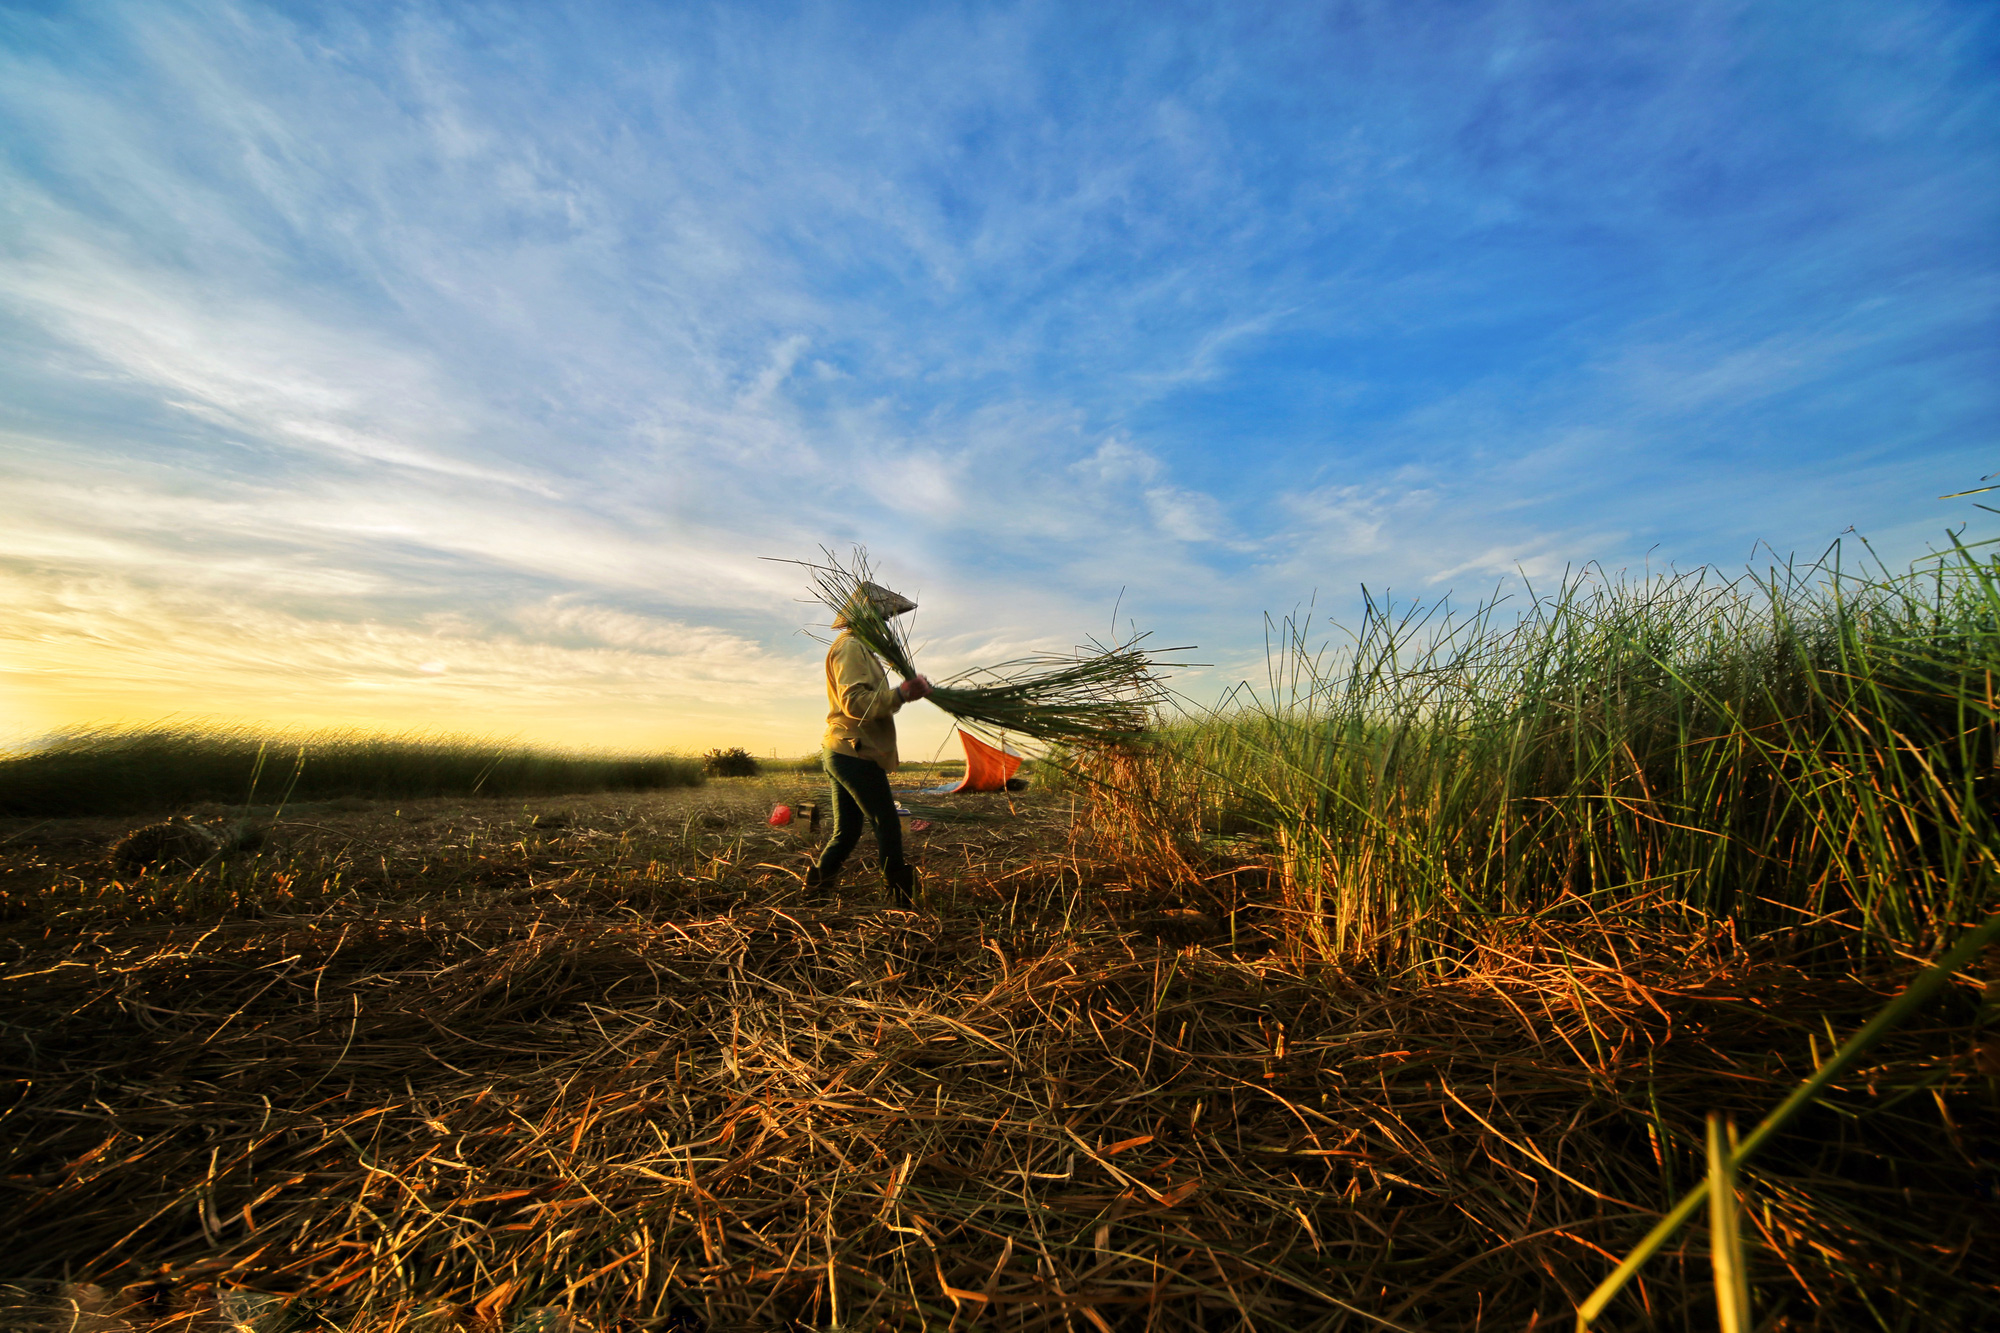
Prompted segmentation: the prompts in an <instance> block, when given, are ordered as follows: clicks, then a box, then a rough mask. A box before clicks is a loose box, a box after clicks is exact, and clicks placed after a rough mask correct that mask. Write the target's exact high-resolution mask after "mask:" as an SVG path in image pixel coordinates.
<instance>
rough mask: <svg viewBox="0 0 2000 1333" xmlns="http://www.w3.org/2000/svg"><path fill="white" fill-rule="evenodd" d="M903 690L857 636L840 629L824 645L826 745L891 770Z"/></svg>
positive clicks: (894, 760) (895, 762) (893, 768)
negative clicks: (895, 684) (828, 645)
mask: <svg viewBox="0 0 2000 1333" xmlns="http://www.w3.org/2000/svg"><path fill="white" fill-rule="evenodd" d="M902 706H903V696H902V695H901V694H898V693H897V692H896V687H895V686H893V685H891V684H890V683H889V676H888V673H887V672H885V671H883V670H882V664H881V663H880V662H877V661H876V660H875V654H873V653H871V652H869V651H868V649H867V647H866V646H865V645H863V644H862V642H861V640H859V639H857V638H855V637H854V635H853V634H852V633H850V632H848V631H845V630H843V631H842V632H841V633H840V635H839V636H838V637H836V638H835V639H834V641H833V646H832V647H831V648H829V649H827V650H826V707H827V712H826V748H827V749H829V750H831V751H833V752H835V753H836V754H852V755H859V756H860V757H861V758H863V759H873V760H874V761H875V762H876V763H878V764H880V765H882V768H883V770H884V771H885V772H889V773H893V772H895V771H896V765H897V763H898V762H899V761H898V759H897V756H896V712H897V710H898V709H900V708H902Z"/></svg>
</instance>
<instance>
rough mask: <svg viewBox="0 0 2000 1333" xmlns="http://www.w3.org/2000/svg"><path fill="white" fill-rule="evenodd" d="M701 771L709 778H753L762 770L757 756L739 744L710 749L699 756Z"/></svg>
mask: <svg viewBox="0 0 2000 1333" xmlns="http://www.w3.org/2000/svg"><path fill="white" fill-rule="evenodd" d="M701 771H702V772H703V773H704V774H706V775H707V776H709V777H711V778H754V777H756V776H757V774H758V773H760V772H762V771H763V770H762V768H761V767H760V766H759V764H758V763H757V757H756V756H755V755H753V754H751V753H750V752H749V751H748V750H746V749H744V748H743V747H742V746H740V745H734V746H731V747H730V748H729V749H727V750H710V751H709V752H708V753H707V754H705V755H703V756H702V757H701Z"/></svg>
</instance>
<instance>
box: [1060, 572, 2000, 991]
mask: <svg viewBox="0 0 2000 1333" xmlns="http://www.w3.org/2000/svg"><path fill="white" fill-rule="evenodd" d="M1311 634H1312V628H1311V626H1310V625H1309V624H1307V623H1303V622H1295V621H1287V622H1285V623H1284V624H1283V625H1282V626H1280V627H1278V628H1277V632H1276V643H1275V645H1274V651H1273V653H1272V672H1271V677H1270V680H1269V682H1268V683H1267V684H1266V685H1265V686H1264V688H1262V689H1261V690H1258V689H1252V688H1250V687H1245V688H1244V689H1242V690H1241V691H1239V692H1238V693H1237V694H1236V695H1235V696H1233V697H1232V699H1231V700H1230V701H1229V702H1228V703H1227V704H1226V705H1225V706H1224V707H1223V708H1221V709H1219V710H1217V711H1215V712H1214V713H1212V714H1208V715H1204V716H1199V717H1197V718H1195V719H1193V720H1189V721H1184V722H1181V723H1179V724H1177V725H1173V726H1170V727H1168V728H1166V729H1165V730H1164V731H1163V733H1162V737H1161V743H1160V744H1159V746H1158V747H1157V748H1156V749H1155V751H1154V752H1153V753H1151V754H1150V755H1148V756H1146V757H1145V758H1144V759H1142V760H1139V761H1137V762H1136V763H1135V762H1133V761H1131V760H1129V759H1127V758H1125V757H1122V756H1121V757H1118V758H1117V759H1116V760H1114V761H1113V762H1112V763H1111V764H1110V765H1109V766H1108V767H1105V768H1103V769H1102V771H1101V772H1097V773H1096V774H1095V775H1096V776H1099V777H1101V778H1102V779H1103V780H1104V783H1105V786H1104V787H1103V792H1104V796H1105V799H1107V800H1108V801H1110V802H1112V803H1113V804H1115V805H1118V806H1119V807H1120V808H1121V810H1122V811H1123V812H1124V813H1125V814H1127V815H1128V817H1129V819H1130V826H1131V828H1132V829H1133V830H1134V831H1135V832H1137V833H1138V834H1139V835H1140V842H1139V843H1137V844H1135V847H1136V848H1144V847H1146V845H1147V840H1148V839H1150V840H1151V850H1152V851H1153V852H1154V853H1155V854H1165V855H1167V856H1169V857H1175V856H1178V857H1182V858H1185V857H1187V856H1189V855H1191V854H1196V853H1198V852H1199V851H1200V850H1201V847H1202V835H1209V836H1213V835H1215V834H1218V833H1231V832H1233V833H1249V834H1252V835H1254V837H1255V838H1256V840H1257V841H1259V842H1260V843H1261V844H1262V846H1263V847H1264V848H1265V849H1266V850H1267V851H1268V852H1269V853H1270V854H1271V855H1272V856H1273V857H1274V858H1275V864H1276V866H1277V868H1278V872H1279V881H1280V890H1281V894H1282V899H1283V902H1284V905H1285V907H1286V908H1287V910H1288V911H1290V912H1291V913H1292V914H1293V919H1294V920H1295V922H1296V927H1295V929H1296V939H1295V941H1294V945H1295V947H1296V948H1297V949H1298V950H1299V951H1300V953H1301V956H1302V957H1310V958H1312V959H1315V960H1319V961H1323V962H1327V963H1340V964H1352V963H1356V962H1359V961H1362V960H1372V961H1375V962H1378V963H1383V964H1389V965H1397V966H1400V965H1403V964H1405V963H1411V962H1420V961H1424V960H1433V959H1435V960H1440V961H1442V960H1446V959H1455V958H1458V957H1461V956H1463V954H1464V953H1465V951H1466V950H1468V949H1472V950H1476V949H1477V948H1479V947H1480V945H1481V944H1482V942H1484V941H1485V940H1487V939H1488V938H1490V937H1491V936H1492V934H1493V932H1495V931H1499V932H1501V933H1502V934H1504V933H1505V932H1506V931H1507V930H1508V929H1509V928H1510V927H1509V925H1508V923H1510V922H1516V921H1521V920H1527V919H1532V918H1535V917H1538V916H1544V915H1547V914H1550V913H1554V914H1559V915H1562V916H1564V917H1566V918H1568V919H1573V920H1578V921H1591V922H1596V921H1600V920H1602V918H1603V915H1604V914H1605V913H1616V914H1618V915H1620V916H1622V917H1627V918H1632V917H1643V918H1645V919H1648V920H1652V921H1661V922H1664V921H1667V920H1678V921H1680V922H1683V923H1695V922H1727V923H1728V924H1729V928H1730V929H1731V930H1734V931H1737V932H1742V933H1746V934H1748V935H1753V936H1754V935H1764V934H1767V933H1770V932H1782V933H1784V934H1785V935H1786V936H1787V938H1790V939H1797V940H1810V941H1812V942H1813V943H1815V944H1817V945H1820V946H1823V947H1825V948H1826V949H1828V950H1830V951H1832V952H1834V953H1837V954H1839V955H1840V956H1841V957H1843V958H1850V959H1856V960H1859V959H1863V958H1868V957H1872V956H1882V957H1889V956H1895V955H1897V954H1899V953H1907V952H1916V953H1930V952H1934V951H1935V950H1936V949H1937V948H1938V947H1939V945H1940V944H1941V943H1943V942H1945V941H1947V940H1949V939H1951V938H1952V937H1953V936H1955V935H1956V934H1957V933H1958V932H1959V931H1960V930H1962V929H1963V928H1964V926H1965V925H1966V924H1967V923H1969V922H1971V921H1973V920H1975V919H1977V918H1978V917H1979V916H1980V915H1981V914H1982V913H1984V912H1985V911H1987V910H1989V909H1990V908H1991V906H1992V904H1993V899H1994V888H1995V874H1994V872H1995V868H1996V861H1995V857H1996V854H2000V830H1996V823H1995V820H1996V798H2000V773H1996V769H1995V764H1996V760H2000V752H1996V748H1995V741H1996V734H2000V733H1996V728H1995V723H1996V716H1997V715H1996V708H2000V700H1997V699H1996V695H1995V681H1996V672H2000V565H1996V563H1995V562H1994V560H1993V559H1992V558H1991V557H1982V556H1981V555H1980V554H1979V552H1978V551H1976V550H1975V549H1972V548H1968V547H1965V546H1963V545H1954V546H1953V547H1952V548H1951V549H1950V550H1949V551H1948V552H1946V553H1944V554H1943V555H1941V556H1939V557H1936V558H1933V559H1931V560H1929V561H1926V562H1924V563H1922V564H1921V565H1919V566H1918V567H1916V568H1915V569H1913V570H1911V571H1909V572H1906V573H1901V574H1893V575H1892V574H1890V573H1888V572H1886V571H1883V570H1880V569H1879V568H1877V569H1874V570H1872V571H1862V572H1858V573H1857V572H1855V571H1853V570H1847V569H1842V568H1841V567H1840V566H1839V565H1838V564H1837V563H1833V561H1832V560H1831V559H1830V560H1829V561H1828V562H1825V563H1821V564H1817V565H1814V566H1812V567H1810V568H1806V569H1800V568H1796V567H1784V568H1776V569H1772V570H1770V571H1768V572H1765V573H1762V574H1750V575H1746V576H1743V577H1741V578H1737V579H1733V580H1723V579H1719V578H1717V577H1716V576H1715V575H1714V574H1713V572H1712V571H1707V570H1702V571H1697V572H1695V573H1692V574H1685V575H1673V576H1666V577H1659V578H1651V579H1645V580H1621V579H1609V578H1604V577H1601V576H1597V575H1594V574H1593V575H1587V576H1584V577H1579V578H1576V579H1573V580H1571V581H1569V582H1567V583H1565V584H1564V585H1562V586H1561V587H1559V588H1556V589H1554V590H1552V591H1550V592H1547V593H1545V594H1542V595H1531V596H1529V597H1527V598H1524V599H1522V600H1521V601H1519V602H1517V603H1512V604H1503V605H1494V606H1485V607H1481V608H1479V609H1478V610H1476V611H1474V612H1473V613H1472V614H1470V615H1467V616H1464V617H1453V616H1452V615H1450V614H1449V613H1448V612H1447V611H1444V610H1440V609H1437V608H1431V609H1428V610H1423V609H1419V610H1412V611H1406V612H1398V611H1396V610H1393V609H1392V608H1390V607H1389V606H1388V605H1386V604H1382V603H1371V605H1370V606H1369V608H1368V610H1367V613H1366V615H1365V617H1364V619H1363V621H1362V623H1361V625H1360V627H1359V628H1358V630H1357V631H1356V632H1355V633H1354V634H1353V635H1352V637H1351V639H1349V640H1348V641H1346V642H1344V643H1338V644H1336V645H1335V646H1334V647H1333V648H1331V649H1329V648H1325V647H1317V646H1315V644H1314V642H1313V640H1312V637H1311Z"/></svg>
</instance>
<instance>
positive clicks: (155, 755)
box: [0, 726, 703, 818]
mask: <svg viewBox="0 0 2000 1333" xmlns="http://www.w3.org/2000/svg"><path fill="white" fill-rule="evenodd" d="M702 781H703V775H702V766H701V761H700V760H699V759H691V758H685V757H682V756H679V755H651V756H618V755H608V754H600V753H594V752H589V751H580V750H556V749H544V748H535V747H531V746H526V745H517V744H510V743H506V742H498V741H492V740H480V739H474V738H469V737H451V736H427V735H409V736H370V735H363V734H358V733H354V732H344V731H319V732H311V733H306V734H293V735H282V734H281V735H259V734H258V733H256V732H254V731H251V730H249V729H247V728H234V727H203V726H189V727H90V728H80V729H76V730H72V731H65V732H60V733H58V734H56V735H54V736H52V737H50V738H49V739H48V740H46V741H44V742H42V743H41V744H39V745H38V746H36V747H34V748H33V749H31V750H30V751H29V752H28V753H26V754H24V755H20V756H17V757H14V758H9V759H4V760H0V814H4V815H13V816H28V817H35V818H61V817H66V816H75V815H98V814H133V813H150V812H158V811H170V810H175V809H178V808H182V807H185V806H189V805H197V804H202V803H212V802H226V803H232V804H247V803H249V802H251V801H252V800H255V801H258V802H262V803H266V804H269V803H275V802H278V801H281V800H292V801H312V800H324V799H327V798H330V797H342V796H357V797H373V798H380V799H409V798H413V797H422V796H544V795H554V794H558V793H564V794H567V793H577V792H594V791H628V790H645V789H651V788H660V787H692V786H698V785H700V784H701V782H702Z"/></svg>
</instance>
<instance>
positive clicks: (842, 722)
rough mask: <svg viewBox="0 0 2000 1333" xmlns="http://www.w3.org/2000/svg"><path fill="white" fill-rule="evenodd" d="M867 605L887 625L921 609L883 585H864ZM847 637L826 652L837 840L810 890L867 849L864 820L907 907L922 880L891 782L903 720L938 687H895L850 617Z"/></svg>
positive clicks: (809, 881) (816, 867) (810, 877)
mask: <svg viewBox="0 0 2000 1333" xmlns="http://www.w3.org/2000/svg"><path fill="white" fill-rule="evenodd" d="M855 596H856V597H866V598H867V599H868V600H869V602H870V603H872V604H873V606H874V608H875V610H876V611H877V612H878V613H879V614H880V615H881V616H882V618H883V619H884V620H887V619H889V618H890V617H892V616H900V615H902V614H904V613H905V612H908V611H914V610H916V609H917V604H916V603H915V602H913V601H911V600H910V599H909V598H907V597H904V596H903V595H902V594H900V593H894V592H890V591H889V590H888V589H887V588H884V587H882V586H881V585H880V584H876V583H868V582H865V581H864V582H863V583H862V584H861V587H860V588H859V589H858V590H857V591H856V592H855ZM833 626H834V628H835V629H837V630H839V631H840V633H839V634H838V635H837V636H835V638H834V640H833V646H832V647H830V648H828V649H827V651H826V704H827V713H826V772H827V776H828V777H830V778H831V779H832V780H833V812H834V813H833V838H832V839H831V840H830V841H829V842H828V843H827V844H826V847H825V849H824V850H822V851H821V852H820V854H819V860H818V861H817V862H815V863H814V864H813V867H812V868H811V869H810V870H808V871H807V872H806V887H807V888H808V889H824V890H830V889H832V888H833V887H834V884H835V882H836V881H837V880H838V879H839V878H840V867H841V864H842V863H843V862H845V861H846V860H847V854H848V853H849V852H851V851H853V850H854V845H855V844H856V843H857V842H860V841H861V824H862V821H863V819H866V820H867V822H868V823H870V824H873V825H874V826H875V845H876V847H878V848H879V849H880V850H881V853H882V874H883V878H884V879H886V880H887V881H888V884H889V889H890V891H891V892H892V893H894V894H895V895H896V903H897V905H898V906H901V907H909V906H912V905H913V904H914V902H915V900H916V889H917V872H916V869H915V867H913V866H911V865H910V863H909V862H908V861H905V860H904V859H903V826H902V824H901V823H899V822H898V821H897V818H896V798H895V796H894V795H893V794H892V793H891V792H890V790H889V775H890V774H891V773H893V772H895V771H896V763H897V759H896V713H897V712H898V711H899V710H900V709H901V708H902V706H903V705H904V704H906V703H914V702H915V701H916V700H918V699H921V698H923V697H924V696H925V695H927V694H929V693H930V692H931V683H930V681H928V680H926V679H925V678H924V677H922V676H912V677H911V678H910V679H908V680H906V681H904V682H903V683H902V684H900V685H891V684H889V677H888V675H887V673H885V672H884V671H883V670H882V664H881V663H880V662H878V661H876V660H875V654H873V653H871V652H869V651H868V648H867V646H866V645H865V644H863V643H862V642H861V640H860V639H858V638H856V637H855V636H854V632H853V631H852V630H851V629H849V628H848V625H847V615H846V613H845V612H842V613H841V614H839V615H836V616H835V617H834V618H833Z"/></svg>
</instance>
